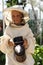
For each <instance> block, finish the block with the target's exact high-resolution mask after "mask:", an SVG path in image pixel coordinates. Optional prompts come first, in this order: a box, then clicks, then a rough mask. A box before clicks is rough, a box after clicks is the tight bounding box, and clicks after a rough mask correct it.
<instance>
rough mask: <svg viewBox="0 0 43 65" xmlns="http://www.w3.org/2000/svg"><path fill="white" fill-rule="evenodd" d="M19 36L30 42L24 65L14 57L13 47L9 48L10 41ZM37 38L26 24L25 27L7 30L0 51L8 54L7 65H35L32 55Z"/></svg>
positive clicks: (9, 27) (8, 28)
mask: <svg viewBox="0 0 43 65" xmlns="http://www.w3.org/2000/svg"><path fill="white" fill-rule="evenodd" d="M17 36H23V38H25V39H27V41H28V48H27V49H26V60H25V61H24V62H23V63H20V62H17V61H16V59H15V56H14V50H13V47H9V46H8V39H13V38H14V37H17ZM35 42H36V41H35V38H34V35H33V33H32V31H31V29H30V28H29V25H28V24H27V23H26V24H25V25H24V26H17V27H16V26H14V27H12V26H8V27H6V29H5V33H4V35H3V37H2V38H1V43H0V50H1V51H2V52H3V53H5V54H6V62H5V65H34V63H35V62H34V59H33V57H32V54H33V53H34V49H35Z"/></svg>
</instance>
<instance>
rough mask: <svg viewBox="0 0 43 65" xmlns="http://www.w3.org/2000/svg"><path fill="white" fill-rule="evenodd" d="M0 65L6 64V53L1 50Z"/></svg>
mask: <svg viewBox="0 0 43 65" xmlns="http://www.w3.org/2000/svg"><path fill="white" fill-rule="evenodd" d="M0 65H5V55H4V54H3V53H2V52H0Z"/></svg>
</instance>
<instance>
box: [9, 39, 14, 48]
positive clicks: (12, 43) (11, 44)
mask: <svg viewBox="0 0 43 65" xmlns="http://www.w3.org/2000/svg"><path fill="white" fill-rule="evenodd" d="M8 45H9V46H10V47H12V46H14V42H12V41H11V40H10V39H9V40H8Z"/></svg>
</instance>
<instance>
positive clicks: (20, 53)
mask: <svg viewBox="0 0 43 65" xmlns="http://www.w3.org/2000/svg"><path fill="white" fill-rule="evenodd" d="M13 41H14V43H15V46H14V53H15V57H16V60H17V61H18V62H24V61H25V60H26V54H25V48H24V46H23V43H24V40H23V38H22V36H20V37H16V38H14V39H13Z"/></svg>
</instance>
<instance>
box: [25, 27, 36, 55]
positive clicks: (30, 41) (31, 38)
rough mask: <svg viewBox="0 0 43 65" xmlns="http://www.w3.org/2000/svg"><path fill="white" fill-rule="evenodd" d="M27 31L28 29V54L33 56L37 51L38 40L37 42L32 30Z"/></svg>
mask: <svg viewBox="0 0 43 65" xmlns="http://www.w3.org/2000/svg"><path fill="white" fill-rule="evenodd" d="M27 29H28V32H27V35H26V39H27V42H28V48H27V53H32V54H33V53H34V50H35V43H36V40H35V37H34V34H33V33H32V31H31V29H30V28H29V27H27Z"/></svg>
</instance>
